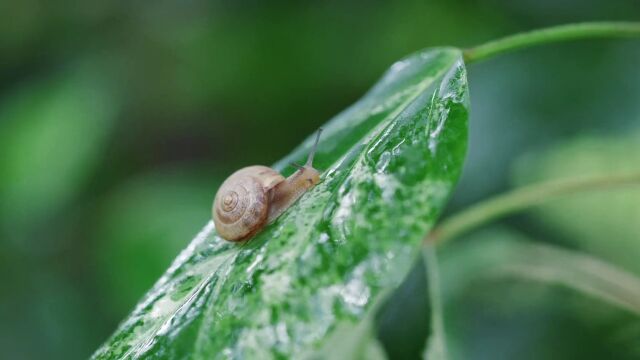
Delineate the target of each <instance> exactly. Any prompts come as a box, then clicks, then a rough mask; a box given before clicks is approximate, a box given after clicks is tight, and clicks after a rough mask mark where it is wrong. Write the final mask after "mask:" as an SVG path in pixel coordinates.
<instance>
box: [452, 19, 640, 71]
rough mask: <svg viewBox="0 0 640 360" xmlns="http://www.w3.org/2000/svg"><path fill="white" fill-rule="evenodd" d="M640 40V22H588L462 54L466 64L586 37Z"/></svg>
mask: <svg viewBox="0 0 640 360" xmlns="http://www.w3.org/2000/svg"><path fill="white" fill-rule="evenodd" d="M608 37H640V23H637V22H585V23H578V24H568V25H560V26H554V27H550V28H545V29H539V30H533V31H528V32H524V33H520V34H515V35H511V36H507V37H504V38H502V39H498V40H494V41H490V42H488V43H485V44H482V45H478V46H476V47H472V48H470V49H467V50H465V51H464V52H463V56H464V60H465V62H466V63H467V64H469V63H473V62H477V61H481V60H486V59H488V58H491V57H493V56H495V55H500V54H504V53H507V52H511V51H515V50H518V49H523V48H527V47H531V46H535V45H542V44H549V43H554V42H560V41H569V40H577V39H587V38H608Z"/></svg>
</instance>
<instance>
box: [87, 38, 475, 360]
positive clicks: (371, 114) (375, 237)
mask: <svg viewBox="0 0 640 360" xmlns="http://www.w3.org/2000/svg"><path fill="white" fill-rule="evenodd" d="M468 102H469V101H468V88H467V82H466V72H465V68H464V64H463V63H462V60H461V56H460V51H459V50H457V49H452V48H442V49H430V50H426V51H423V52H418V53H416V54H413V55H411V56H409V57H407V58H406V59H403V60H401V61H399V62H397V63H396V64H394V65H393V66H392V67H391V68H390V69H389V71H388V72H387V73H386V74H385V75H384V76H383V77H382V79H381V80H380V81H379V82H378V83H377V84H376V85H375V86H374V87H373V89H371V90H370V91H369V92H368V93H367V94H366V95H365V96H364V97H363V98H362V99H361V100H360V101H358V102H357V103H356V104H354V105H353V106H351V107H350V108H348V109H347V110H346V111H344V112H343V113H341V114H339V115H338V116H336V117H335V118H333V119H332V120H330V121H329V122H328V123H327V124H326V125H325V126H324V129H325V132H324V133H323V137H322V139H321V142H320V145H319V151H318V154H317V156H316V163H315V167H316V168H319V169H321V170H323V175H322V182H321V183H320V184H319V185H318V186H316V187H315V188H313V189H312V190H310V191H309V192H308V193H307V194H305V195H304V196H303V197H302V198H301V199H300V201H298V202H297V203H296V204H295V205H294V206H292V207H291V208H290V209H289V210H288V211H287V212H285V213H284V214H283V215H282V216H281V217H280V218H279V219H278V220H277V221H276V222H275V223H273V224H271V225H270V226H268V227H267V228H265V229H264V231H262V232H261V233H259V234H258V235H257V236H255V237H254V238H252V239H251V240H250V241H248V242H246V243H244V244H240V245H239V244H234V243H229V242H226V241H224V240H222V239H220V238H219V237H218V236H216V233H215V229H214V228H213V225H212V223H209V224H207V225H206V226H205V227H204V229H203V230H202V231H201V232H200V234H198V235H197V236H196V237H195V239H194V240H193V241H192V242H191V244H189V246H188V247H187V248H186V249H185V250H184V251H183V252H182V253H181V254H180V255H179V257H178V258H177V259H176V261H175V262H174V264H173V265H172V266H171V267H170V268H169V270H168V271H167V272H166V273H165V275H164V276H163V277H162V278H161V279H160V280H159V281H158V282H157V283H156V284H155V286H154V287H153V288H152V289H151V290H150V291H149V292H148V294H147V295H146V296H145V297H144V298H143V299H142V301H141V302H140V303H139V305H138V306H137V307H136V309H135V310H134V311H133V313H132V314H131V315H130V316H129V317H128V318H127V319H126V320H125V321H124V322H123V323H122V324H121V325H120V327H119V328H118V330H117V331H116V333H115V334H114V335H113V336H112V338H111V339H109V340H108V341H107V343H106V344H105V345H104V346H103V347H102V348H100V349H99V350H98V351H97V352H96V353H95V354H94V358H96V359H118V358H186V357H189V358H207V359H212V358H291V357H295V358H318V357H322V353H321V351H320V350H318V349H322V348H323V347H326V345H327V342H328V341H330V339H332V338H335V335H336V331H339V330H340V329H345V328H347V329H348V328H355V327H357V325H358V324H359V323H360V322H361V321H362V320H363V319H366V318H370V316H371V312H372V311H373V309H374V308H375V306H374V304H379V301H381V299H382V297H384V296H386V295H388V294H389V292H390V291H391V290H393V289H394V288H395V287H397V286H398V284H399V283H400V282H401V281H402V279H403V278H404V277H405V276H406V274H407V272H408V271H409V269H410V267H411V265H412V264H413V263H414V261H415V259H416V257H417V256H419V254H420V244H421V240H422V238H423V236H424V235H425V234H426V233H427V232H428V230H429V229H430V228H431V226H432V225H433V223H434V222H435V220H436V219H437V217H438V215H439V214H440V213H441V211H442V209H443V207H444V205H445V204H446V201H447V199H448V197H449V195H450V194H451V191H452V189H453V187H454V186H455V183H456V181H457V179H458V177H459V175H460V171H461V167H462V163H463V160H464V157H465V152H466V146H467V118H468ZM311 142H312V137H310V138H309V139H307V141H306V142H305V143H303V144H302V145H301V146H300V147H299V148H298V149H296V150H295V151H293V152H292V154H291V155H289V156H287V157H286V158H284V159H283V160H282V161H280V162H278V163H277V164H276V165H275V166H274V168H276V169H278V170H282V171H283V172H284V173H285V175H286V174H288V173H290V172H291V171H292V169H289V168H287V165H288V164H289V163H290V162H292V161H296V162H300V161H301V160H303V159H304V158H305V157H306V155H307V152H308V151H309V148H310V146H311ZM214 192H215V189H212V195H213V193H214Z"/></svg>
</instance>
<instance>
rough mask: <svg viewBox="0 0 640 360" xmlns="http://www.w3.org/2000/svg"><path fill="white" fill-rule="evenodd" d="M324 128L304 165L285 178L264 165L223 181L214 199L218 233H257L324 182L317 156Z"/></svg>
mask: <svg viewBox="0 0 640 360" xmlns="http://www.w3.org/2000/svg"><path fill="white" fill-rule="evenodd" d="M320 133H321V130H320V131H318V135H317V137H316V142H315V144H314V145H313V149H312V151H311V152H310V153H309V157H308V159H307V162H306V163H305V165H304V166H302V165H296V166H297V167H298V170H297V171H296V172H295V173H293V174H292V175H291V176H289V177H288V178H286V179H285V177H284V176H282V175H281V174H280V173H278V172H277V171H275V170H273V169H271V168H269V167H266V166H261V165H255V166H249V167H246V168H243V169H240V170H238V171H236V172H235V173H233V174H232V175H231V176H229V177H228V178H227V180H225V181H224V183H222V186H220V189H218V192H217V194H216V197H215V199H214V200H213V209H212V212H213V222H214V223H215V226H216V230H217V232H218V235H220V236H221V237H222V238H224V239H226V240H229V241H241V240H244V239H247V238H249V237H251V236H253V235H254V234H255V233H257V232H258V231H260V230H261V229H262V228H263V227H264V226H265V225H266V224H269V223H271V222H273V221H274V220H275V219H277V218H278V217H279V216H280V215H281V214H282V213H283V212H284V211H285V210H287V209H288V208H289V207H290V206H291V205H292V204H294V203H295V202H296V201H297V200H298V199H299V198H300V197H301V196H302V195H303V194H304V193H305V192H306V191H307V190H309V189H311V188H312V187H314V186H315V185H316V184H318V183H319V182H320V172H319V171H318V170H316V169H314V168H313V166H312V163H313V157H314V155H315V152H316V148H317V146H318V141H319V139H320Z"/></svg>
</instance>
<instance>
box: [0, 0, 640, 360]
mask: <svg viewBox="0 0 640 360" xmlns="http://www.w3.org/2000/svg"><path fill="white" fill-rule="evenodd" d="M2 7H3V9H2V11H0V53H1V54H2V62H0V77H1V80H2V81H0V274H2V279H0V284H1V285H0V286H1V288H0V318H1V319H3V321H2V324H0V347H1V348H2V349H3V354H4V355H5V356H6V357H7V358H43V357H47V358H52V359H56V358H58V359H69V358H85V357H87V356H88V355H89V354H91V353H92V352H93V350H95V348H97V346H98V345H99V344H100V343H101V342H102V341H104V340H105V339H106V337H107V336H108V335H109V334H110V333H111V332H112V331H113V329H115V327H116V325H117V323H118V322H119V321H120V320H121V319H122V318H124V316H125V315H126V314H127V313H128V312H129V311H130V310H131V308H132V307H133V305H134V304H135V302H136V301H137V300H138V299H139V297H140V296H141V295H142V294H143V293H144V292H145V291H146V290H147V289H148V288H149V287H150V286H151V284H152V283H153V282H154V281H155V280H156V279H157V277H158V276H159V275H160V274H161V273H162V272H163V271H164V270H165V269H166V268H167V266H168V265H169V263H170V262H171V260H172V259H173V258H174V257H175V255H176V254H177V253H178V251H179V250H180V249H182V248H183V247H184V246H186V244H187V242H188V241H189V239H191V238H192V237H193V235H195V233H196V232H197V231H198V229H200V228H201V227H202V225H203V224H204V223H205V222H206V221H207V219H208V218H209V207H210V202H211V199H212V198H213V195H214V192H215V189H216V188H217V186H218V185H219V183H220V182H221V181H222V180H223V179H224V177H226V176H227V174H229V173H230V172H231V171H232V170H233V169H235V168H238V167H240V166H244V165H247V164H253V163H263V164H270V163H272V162H273V161H274V160H275V159H279V158H281V157H282V156H283V155H285V154H287V153H288V152H289V150H290V149H292V148H293V147H294V146H295V145H297V144H298V143H299V142H300V141H301V140H302V138H303V137H304V136H306V135H307V134H309V133H311V132H313V131H314V130H315V129H316V128H317V126H318V125H319V124H321V123H324V121H326V119H328V118H329V117H331V116H332V115H334V114H335V113H337V112H339V111H340V110H342V109H343V108H345V107H346V106H347V105H349V104H351V103H353V102H354V100H356V99H357V98H359V97H360V95H361V94H362V93H363V92H364V90H365V89H367V88H368V87H369V86H370V85H371V84H372V83H373V82H374V81H375V79H377V78H378V77H379V75H380V74H381V72H382V71H384V69H386V67H387V66H388V65H390V64H391V63H392V62H393V61H395V60H396V59H399V58H401V57H403V56H404V55H406V54H408V53H410V52H413V51H415V50H417V49H420V48H424V47H427V46H437V45H459V46H466V45H472V44H476V43H480V42H482V41H484V40H487V39H492V38H495V37H497V36H499V35H504V34H509V33H513V32H516V31H520V30H525V29H530V28H534V27H540V26H546V25H551V24H556V23H565V22H574V21H584V20H598V19H624V20H638V17H640V16H636V18H635V19H634V18H631V19H630V18H629V17H630V16H633V14H640V11H638V10H640V8H639V5H638V3H637V2H635V1H632V0H628V1H615V2H610V1H593V0H590V1H570V0H567V1H560V2H558V1H550V0H548V1H546V0H545V1H535V2H529V1H500V0H496V1H489V2H483V3H480V2H476V1H444V0H441V1H434V2H428V3H427V2H423V1H406V2H389V3H387V2H382V1H373V2H366V3H365V2H361V1H330V2H324V3H322V4H299V3H297V2H287V1H283V2H278V3H277V4H276V5H274V4H269V6H267V5H262V4H260V3H258V2H251V1H247V2H243V3H242V4H240V3H237V2H230V1H216V2H205V1H197V0H192V1H188V2H186V3H185V2H178V1H164V2H155V3H153V4H149V3H145V2H126V3H121V2H109V1H93V2H84V3H81V4H76V3H74V4H73V5H72V4H71V3H66V2H62V3H60V2H56V3H55V4H54V3H51V2H44V1H37V0H28V1H19V2H12V3H7V4H4V5H2ZM639 57H640V46H639V45H638V44H637V42H635V43H633V42H628V41H609V40H607V41H597V42H596V41H589V42H580V43H574V44H559V45H553V46H549V47H546V48H540V49H533V50H528V51H526V52H522V53H518V54H514V55H509V56H505V57H501V58H499V59H496V60H493V61H491V62H487V63H483V64H477V65H472V66H471V67H470V68H469V84H470V88H471V99H472V112H471V119H470V127H471V129H470V149H469V154H468V158H467V164H466V168H465V170H464V174H463V178H462V180H461V183H460V185H459V187H458V189H457V192H456V195H455V197H454V199H453V202H452V204H451V206H450V211H454V210H456V209H460V208H462V207H464V206H465V205H467V204H469V203H472V202H475V201H477V200H479V199H481V198H484V197H486V196H488V195H490V194H493V193H497V192H500V191H502V190H504V189H506V188H509V187H511V186H512V185H517V184H524V183H528V182H532V181H539V180H543V179H546V178H556V177H561V176H568V175H571V174H575V173H576V172H579V173H585V172H603V171H604V172H606V171H610V170H612V169H614V168H615V169H617V168H618V167H619V168H625V169H627V168H629V167H633V166H637V165H636V164H637V163H638V161H637V159H638V158H639V157H640V152H639V149H638V146H637V144H638V143H639V142H640V129H639V128H638V120H639V118H640V103H638V102H637V101H636V100H637V98H638V96H639V94H640V72H638V70H637V59H638V58H639ZM265 134H268V136H265ZM240 139H241V140H240ZM637 197H638V194H637V191H636V192H633V191H632V192H625V193H623V194H621V195H615V196H612V195H611V194H594V195H593V197H592V198H584V199H579V200H578V199H571V200H567V201H564V202H560V203H556V204H553V205H550V206H549V207H548V208H543V209H540V210H539V211H536V212H533V213H530V214H525V215H523V216H519V217H515V218H511V219H509V220H507V221H505V223H504V224H502V227H501V228H499V229H488V231H490V232H489V234H492V232H495V233H493V235H490V237H492V238H504V237H506V238H514V237H515V238H518V239H520V238H533V239H535V240H538V241H545V242H549V243H556V244H561V245H564V246H567V247H570V248H575V249H582V250H585V251H588V252H590V253H592V254H594V255H597V256H599V257H601V258H604V259H606V260H608V261H610V262H612V263H615V264H617V265H619V266H621V267H623V268H624V269H626V270H628V271H632V272H635V273H636V274H640V269H638V263H637V261H636V262H634V256H633V254H638V253H640V245H638V244H639V243H638V236H637V235H638V233H639V232H640V230H638V226H637V224H638V221H637V219H638V216H640V215H639V214H640V208H639V206H638V205H637V204H638V202H637V201H634V199H637ZM505 229H506V230H505ZM476 236H481V235H476ZM483 236H487V235H486V233H485V234H484V235H483ZM471 237H474V236H473V235H472V236H471ZM634 240H635V241H634ZM474 241H475V240H474ZM461 243H462V244H465V243H466V242H464V241H463V242H461ZM455 249H456V248H455V247H454V246H452V247H451V249H450V252H451V253H454V251H456V250H455ZM458 251H459V252H460V253H464V252H463V251H462V250H458ZM484 251H490V250H484ZM636 258H637V257H636ZM447 261H449V262H450V264H454V265H455V264H456V262H464V261H466V260H460V258H456V257H455V256H452V257H451V259H450V260H449V259H448V257H447V256H446V254H445V256H443V262H445V264H443V268H445V269H446V265H447V264H446V262H447ZM419 273H420V272H419V271H417V272H416V274H419ZM421 276H422V275H415V276H413V277H410V278H409V280H408V283H407V284H405V287H406V288H407V289H409V290H407V291H409V293H410V294H418V295H419V294H422V293H423V291H424V290H423V289H422V290H421V287H420V286H419V285H417V284H420V283H421V282H420V277H421ZM411 279H417V280H411ZM411 281H414V282H413V283H412V282H411ZM403 289H404V288H403ZM411 289H413V290H411ZM463 291H464V292H463V294H464V296H460V297H458V298H456V299H454V300H451V301H450V302H449V303H448V305H447V307H452V309H453V310H452V311H450V313H452V315H451V316H450V317H449V319H448V322H447V324H448V325H447V327H448V329H447V330H448V332H450V333H451V334H454V335H456V336H452V335H450V336H449V338H448V341H449V345H450V348H451V349H452V350H451V351H452V353H453V355H457V354H458V355H459V354H469V353H472V354H474V358H478V359H482V358H491V359H495V358H514V357H516V358H526V356H533V358H540V357H541V356H542V357H544V356H545V355H547V357H550V356H556V357H558V356H563V357H575V356H583V358H588V357H592V358H602V357H606V356H607V355H610V354H612V353H615V354H616V355H617V356H618V358H624V357H629V358H633V357H634V356H637V354H638V349H637V347H636V348H635V349H634V348H633V346H630V345H629V344H630V343H632V342H633V339H637V336H638V325H637V323H635V324H634V323H633V322H632V321H630V318H629V315H628V314H626V313H623V312H617V311H615V310H612V309H608V308H607V307H606V306H604V307H602V305H601V304H599V303H597V302H595V301H594V300H591V299H583V298H581V297H579V296H578V295H575V294H573V293H569V292H568V291H565V290H561V289H548V288H543V287H537V286H535V285H532V284H528V283H527V284H521V283H515V284H514V283H510V282H490V283H489V284H487V283H481V284H477V283H474V284H470V285H468V286H466V287H464V290H463ZM417 297H418V298H419V296H417ZM403 305H406V304H403ZM422 305H423V304H421V302H420V301H419V300H416V301H415V302H413V303H411V304H408V305H406V306H404V307H403V311H402V312H398V313H397V314H396V315H395V316H393V319H395V321H391V322H390V324H388V325H385V323H384V322H383V330H381V331H382V333H384V329H387V331H388V333H392V334H393V333H397V331H398V328H394V326H395V325H394V324H396V325H397V324H398V323H400V324H402V322H401V321H402V318H403V316H406V317H407V319H420V318H421V317H420V316H421V306H422ZM594 308H596V309H600V310H598V311H593V309H594ZM460 309H464V310H463V311H461V310H460ZM405 323H406V322H405ZM419 323H420V322H419V321H415V324H416V326H418V325H419ZM389 329H390V330H389ZM401 329H402V330H403V331H407V333H408V334H414V335H415V339H412V338H411V337H410V336H409V337H402V338H401V340H402V341H400V340H397V341H396V342H395V344H396V346H395V350H393V349H392V350H391V351H395V354H398V355H408V353H410V354H415V352H416V351H418V350H415V349H414V348H415V346H414V345H412V344H419V343H420V341H421V340H422V338H421V337H420V334H421V333H420V329H419V328H418V329H413V330H412V331H409V330H411V329H409V330H407V329H405V328H404V327H403V328H401ZM412 340H413V341H412ZM576 343H580V344H581V346H580V347H576V346H574V345H575V344H576ZM33 344H38V346H33ZM412 346H413V347H412ZM541 349H542V350H544V353H536V351H541ZM535 354H537V355H539V356H534V355H535Z"/></svg>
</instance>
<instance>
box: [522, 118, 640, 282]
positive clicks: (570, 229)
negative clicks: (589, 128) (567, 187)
mask: <svg viewBox="0 0 640 360" xmlns="http://www.w3.org/2000/svg"><path fill="white" fill-rule="evenodd" d="M638 159H640V132H638V131H637V130H636V131H629V132H627V133H626V134H625V135H620V136H607V137H604V136H602V137H595V136H589V137H586V136H581V137H578V138H576V139H573V140H570V141H567V142H565V143H561V144H559V145H557V146H554V147H552V148H550V149H546V150H544V151H541V152H536V153H531V154H529V155H528V156H525V157H523V158H522V159H520V160H519V161H518V163H517V165H518V166H517V167H516V171H515V178H516V183H517V184H518V185H523V184H529V183H536V182H540V181H549V180H559V179H567V178H572V177H575V176H576V174H579V175H580V176H602V175H607V174H624V173H634V172H637V171H639V170H640V162H639V161H638ZM639 213H640V188H638V187H637V186H629V187H625V188H619V189H616V190H611V191H598V192H592V193H586V194H581V195H580V196H573V197H568V198H566V199H560V200H558V201H554V202H551V203H549V204H545V205H543V206H540V207H538V208H536V209H534V210H533V211H532V215H533V218H534V219H535V221H537V222H538V223H539V225H538V226H540V227H543V228H547V229H549V230H551V231H552V232H554V233H556V234H558V235H559V236H561V237H562V238H566V239H567V240H568V241H570V242H571V243H572V244H574V245H575V246H579V247H581V248H583V249H584V250H586V251H587V252H589V253H592V254H594V255H596V256H598V257H600V258H602V259H604V260H607V261H614V262H615V263H616V264H619V265H621V266H623V267H624V268H626V269H628V270H630V271H633V272H634V273H636V274H640V261H638V253H640V242H639V241H638V234H640V221H638V214H639Z"/></svg>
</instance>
